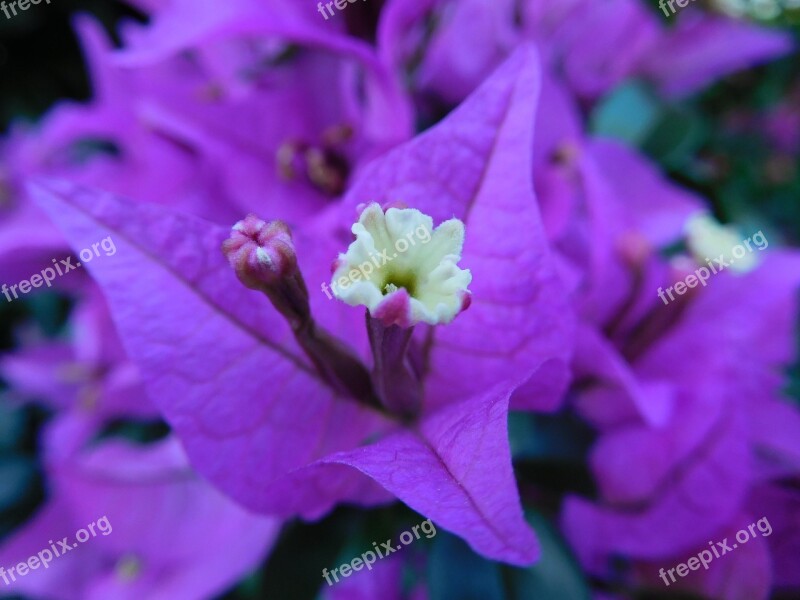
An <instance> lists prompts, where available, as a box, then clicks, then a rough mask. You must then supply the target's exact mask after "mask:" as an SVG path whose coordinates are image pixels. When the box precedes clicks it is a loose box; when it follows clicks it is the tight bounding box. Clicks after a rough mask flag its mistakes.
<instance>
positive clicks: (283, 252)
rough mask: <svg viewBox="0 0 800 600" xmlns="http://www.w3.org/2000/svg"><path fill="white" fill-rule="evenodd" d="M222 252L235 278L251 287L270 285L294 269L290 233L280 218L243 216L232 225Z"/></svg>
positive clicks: (294, 261)
mask: <svg viewBox="0 0 800 600" xmlns="http://www.w3.org/2000/svg"><path fill="white" fill-rule="evenodd" d="M222 251H223V253H224V254H225V256H226V258H227V259H228V261H230V263H231V266H232V267H233V269H234V271H236V276H237V277H238V278H239V280H240V281H241V282H242V283H243V284H244V285H245V286H247V287H248V288H250V289H253V290H263V289H264V287H265V286H274V285H276V284H277V283H279V282H280V281H282V280H285V279H286V278H287V277H289V276H291V275H293V274H294V273H295V272H296V271H297V254H296V253H295V248H294V243H293V242H292V234H291V231H290V230H289V227H288V226H287V225H286V223H284V222H283V221H269V222H267V221H264V220H262V219H259V218H258V217H256V216H255V215H253V214H250V215H247V217H246V218H245V219H243V220H242V221H239V222H238V223H237V224H236V225H234V226H233V229H232V231H231V236H230V237H229V238H228V239H227V240H225V242H224V243H223V244H222Z"/></svg>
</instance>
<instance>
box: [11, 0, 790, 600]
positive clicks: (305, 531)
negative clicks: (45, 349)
mask: <svg viewBox="0 0 800 600" xmlns="http://www.w3.org/2000/svg"><path fill="white" fill-rule="evenodd" d="M369 4H370V7H369V9H368V10H369V11H371V12H372V14H374V15H377V14H378V13H379V11H380V8H381V4H382V2H381V1H380V0H369ZM697 4H701V2H700V0H698V2H697ZM774 4H775V3H772V4H770V2H743V1H734V0H717V1H715V2H712V3H706V7H707V8H709V9H711V10H718V11H725V12H727V13H728V14H734V15H737V16H738V18H741V19H746V20H751V21H754V22H759V23H761V24H763V25H764V26H766V27H780V28H783V29H784V30H789V31H792V32H793V34H794V35H795V37H796V38H797V39H800V8H797V7H793V6H791V3H788V4H787V5H786V6H785V7H784V8H783V9H782V10H774V6H773V5H774ZM647 6H648V8H649V9H650V10H652V11H653V12H654V13H658V14H661V11H660V9H659V7H658V3H657V2H648V3H647ZM770 7H772V8H770ZM684 10H689V9H684ZM78 13H91V14H92V15H94V17H95V18H96V19H97V20H99V21H100V22H101V23H102V24H103V25H104V27H105V28H106V30H107V32H108V33H109V35H111V36H112V37H114V36H116V25H117V24H118V23H119V21H120V19H122V18H129V19H135V20H139V21H141V22H145V21H146V17H145V16H144V14H142V13H140V12H138V11H137V10H135V9H133V8H131V7H130V6H128V5H125V4H122V3H120V2H115V1H111V0H53V2H52V4H51V5H49V6H45V5H39V6H36V7H33V9H32V10H28V11H26V12H24V13H21V14H20V15H18V16H17V17H15V18H13V19H6V18H5V17H4V16H3V15H2V14H0V90H2V94H1V95H0V133H2V134H7V133H8V132H9V130H10V127H11V126H12V124H20V123H23V122H31V123H35V122H36V121H37V119H39V118H40V117H41V116H42V115H43V114H45V113H46V112H47V111H48V110H49V109H50V108H51V107H52V106H54V105H55V104H56V103H58V102H59V101H61V100H63V99H73V100H86V99H88V98H90V94H91V91H90V90H91V88H90V83H89V80H88V77H87V73H86V70H85V66H84V62H83V57H82V54H81V50H80V47H79V44H78V41H77V40H76V37H75V35H74V31H73V28H72V26H71V19H72V18H73V16H74V15H75V14H78ZM371 25H373V26H374V22H372V23H371V22H370V19H367V18H363V14H362V16H361V18H359V19H358V20H356V19H354V18H353V19H352V22H348V27H349V29H350V31H351V33H352V34H353V35H357V36H360V37H364V38H365V39H369V38H370V36H374V30H371V28H370V27H371ZM115 39H116V38H115ZM582 109H583V110H585V114H586V118H587V122H588V123H589V127H590V130H591V132H592V133H595V134H598V135H603V136H608V137H613V138H616V139H619V140H623V141H624V142H626V143H627V144H630V145H632V146H635V147H636V148H638V149H639V150H641V152H643V153H644V154H646V155H647V156H649V157H650V158H651V159H652V160H653V161H655V162H656V163H658V164H659V165H660V166H661V167H662V168H663V170H664V171H665V172H666V173H668V174H669V176H670V177H671V178H672V179H674V180H675V181H677V182H679V183H680V184H682V185H684V186H685V187H687V188H690V189H692V190H696V191H697V192H699V193H700V194H701V195H703V196H704V197H705V198H707V199H708V200H709V201H710V202H711V205H712V207H713V211H714V213H715V215H716V217H717V218H718V219H719V220H720V221H722V222H737V223H740V224H747V228H746V230H747V231H756V230H758V229H763V231H764V232H765V233H766V234H767V237H768V238H769V240H770V241H771V242H775V243H776V244H783V245H795V246H797V245H800V161H798V156H800V60H798V54H797V53H794V54H791V55H789V56H786V57H784V58H781V59H778V60H775V61H772V62H769V63H768V64H765V65H761V66H758V67H755V68H752V69H748V70H746V71H744V72H740V73H737V74H735V75H732V76H728V77H725V78H724V79H722V80H720V81H718V82H717V83H715V84H714V85H713V86H711V87H709V88H707V89H705V90H703V91H702V92H700V93H697V94H693V95H690V96H689V97H687V98H683V99H680V100H667V99H664V98H663V97H660V96H659V95H657V94H656V93H654V92H653V91H652V90H650V89H649V88H648V87H647V86H646V85H643V84H642V83H641V82H640V81H638V80H625V81H623V82H622V83H621V84H619V85H617V86H615V87H614V88H613V89H611V90H610V91H608V92H606V93H604V94H603V95H602V96H601V97H600V98H599V99H598V100H597V101H596V102H593V103H587V104H586V105H584V106H582ZM2 168H3V167H2V165H0V170H1V169H2ZM1 172H2V171H0V173H1ZM3 201H4V199H3V197H2V196H1V195H0V204H2V203H3ZM72 307H73V305H72V302H71V300H70V299H69V297H68V296H67V295H65V294H61V293H59V292H55V291H50V292H44V293H39V294H36V295H32V296H30V297H28V298H26V299H24V300H22V301H18V302H13V303H6V302H4V301H0V352H7V351H10V350H12V349H14V348H15V346H16V345H17V344H19V341H20V339H21V338H22V339H24V337H25V336H26V335H32V336H34V335H35V336H41V335H44V336H46V337H49V338H51V339H59V338H60V337H63V336H64V335H65V328H68V327H69V324H68V319H69V316H70V314H71V311H72ZM33 330H35V332H36V333H35V334H34V332H33ZM798 346H799V347H800V337H798ZM788 381H789V384H788V390H787V392H788V395H789V396H790V397H792V398H793V400H794V401H795V402H798V403H799V405H800V364H795V365H794V366H793V367H792V368H791V369H790V371H789V378H788ZM12 395H13V390H10V389H9V388H8V386H7V383H6V382H3V381H2V380H0V539H2V538H3V537H4V536H7V535H8V534H9V533H10V532H11V531H13V530H14V529H15V528H16V527H17V526H19V525H20V524H21V523H24V522H25V521H26V520H27V519H28V518H29V517H30V516H31V515H32V514H33V513H34V512H35V511H36V509H37V507H39V506H40V505H41V503H42V502H43V501H44V500H45V496H46V493H45V486H44V483H43V471H42V465H41V457H40V455H39V450H38V448H39V438H40V433H41V431H42V427H43V425H44V424H45V423H47V422H48V420H49V419H50V417H51V412H50V410H49V409H48V408H45V407H44V405H37V404H33V403H25V404H19V403H18V402H15V401H14V400H13V398H11V397H10V396H12ZM167 432H168V428H167V427H166V425H165V424H163V423H162V422H160V421H159V420H157V419H147V418H146V419H140V420H137V419H120V420H116V421H113V422H111V423H110V424H108V425H106V426H105V427H104V429H103V431H102V432H100V433H99V434H98V435H99V437H100V438H106V437H121V438H125V439H129V440H134V441H137V442H150V441H154V440H160V439H163V438H164V437H165V436H166V434H167ZM531 439H536V440H537V443H536V444H535V445H532V443H531ZM511 440H512V449H513V450H514V453H515V456H516V457H517V460H516V461H515V468H516V471H517V477H518V482H519V485H520V488H521V490H522V493H523V496H524V495H525V490H526V486H527V485H534V484H535V487H536V505H537V510H536V511H530V512H529V513H528V518H529V520H530V522H531V523H532V524H533V525H534V527H535V529H536V531H537V534H538V536H539V537H540V539H541V540H542V545H543V547H544V548H545V549H546V552H545V553H544V556H545V559H544V561H543V562H541V563H539V564H537V565H536V566H534V567H532V568H530V569H515V568H511V567H507V566H503V565H499V564H497V563H493V562H490V561H487V560H485V559H483V558H481V557H480V556H478V555H476V554H475V553H473V552H472V551H471V550H470V549H469V548H468V547H467V546H466V544H464V542H462V541H460V540H459V539H457V538H455V537H453V536H451V535H449V534H447V533H446V532H444V531H441V532H439V534H438V535H437V536H436V537H434V538H432V539H430V540H426V539H422V540H420V541H418V542H416V543H415V544H414V545H413V546H412V547H410V548H409V549H408V556H407V563H408V571H407V573H415V574H416V576H417V577H418V578H419V579H418V580H425V581H427V583H428V593H429V597H430V598H432V599H437V600H443V599H447V600H450V599H452V600H456V599H459V600H463V599H465V598H480V599H482V600H491V599H494V598H507V597H514V598H519V599H528V598H530V599H534V598H535V599H537V600H541V599H547V598H554V599H555V598H588V597H589V596H590V591H589V590H590V588H592V587H593V582H592V581H591V579H590V578H588V577H587V576H586V575H585V574H584V573H583V572H582V570H581V569H580V568H579V567H578V566H577V563H576V562H575V559H574V558H573V557H572V555H571V553H570V551H569V550H568V549H567V547H566V545H565V543H564V542H563V540H562V538H561V536H560V534H559V533H558V532H557V530H556V529H555V527H554V526H553V524H552V517H553V515H554V514H555V511H556V510H557V507H558V499H559V498H561V497H563V496H564V495H565V494H568V493H573V492H577V493H585V492H587V491H588V490H591V489H592V487H593V485H594V484H593V482H592V478H591V475H590V473H589V470H588V467H587V453H588V450H589V448H590V446H591V443H592V441H593V435H592V432H591V431H590V429H589V428H588V426H586V425H584V424H582V423H581V422H579V421H578V420H577V419H575V418H574V417H572V416H570V415H557V416H533V415H512V420H511ZM548 513H549V514H548ZM421 520H422V518H421V517H420V516H419V515H417V514H415V513H414V512H413V511H410V510H409V509H407V508H405V507H403V506H402V505H400V504H396V505H394V506H392V507H388V508H382V509H376V510H370V511H361V510H355V509H351V508H339V509H337V510H335V511H334V512H333V513H331V514H330V515H329V516H327V517H325V518H324V519H323V520H321V521H320V522H318V523H313V524H307V523H300V522H293V523H290V524H288V525H287V527H286V528H285V529H284V531H283V532H282V533H281V534H280V537H279V538H278V540H277V542H276V545H275V547H274V550H273V551H272V553H271V554H270V556H269V558H268V559H266V560H265V561H264V562H263V564H262V565H261V566H260V567H258V568H257V569H255V570H254V571H252V573H251V574H249V575H248V576H246V577H244V578H243V579H242V580H241V581H240V582H239V583H238V584H237V585H236V586H235V587H234V588H232V589H230V590H229V591H227V592H226V593H225V594H224V595H221V596H220V597H223V598H228V599H247V598H292V599H303V598H315V597H318V594H319V592H320V572H319V565H320V564H323V565H328V566H329V567H333V566H335V565H337V564H340V562H341V561H342V557H351V556H357V555H358V554H360V553H361V552H362V551H364V550H365V549H368V548H370V547H371V545H372V542H373V541H374V540H376V539H386V538H389V537H392V536H393V535H394V534H395V532H397V531H399V530H401V528H402V527H404V526H405V527H408V528H410V527H411V526H412V525H414V524H416V523H419V522H420V521H421ZM665 566H666V565H665ZM407 576H409V577H412V576H411V575H407ZM412 579H413V577H412ZM406 587H407V588H409V589H412V588H413V587H414V582H413V581H410V582H407V586H406ZM607 591H608V592H609V593H610V592H612V591H614V590H613V589H610V590H607ZM657 593H658V592H655V591H652V590H649V591H647V592H643V593H642V595H640V596H637V597H641V598H645V597H647V598H653V597H657V596H656V594H657ZM596 597H597V596H596ZM669 597H673V598H674V597H679V596H676V595H674V594H673V595H670V596H669ZM685 597H691V596H685ZM776 597H779V596H776ZM784 597H785V598H786V599H787V600H788V598H790V597H794V598H797V596H791V595H786V596H784Z"/></svg>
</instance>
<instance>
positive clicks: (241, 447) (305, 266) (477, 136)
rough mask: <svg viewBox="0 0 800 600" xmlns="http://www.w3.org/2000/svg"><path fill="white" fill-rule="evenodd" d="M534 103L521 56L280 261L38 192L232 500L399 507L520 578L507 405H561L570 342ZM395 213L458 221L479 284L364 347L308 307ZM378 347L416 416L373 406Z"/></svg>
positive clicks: (194, 456)
mask: <svg viewBox="0 0 800 600" xmlns="http://www.w3.org/2000/svg"><path fill="white" fill-rule="evenodd" d="M537 94H538V57H537V56H536V54H535V53H534V52H533V51H532V50H531V49H530V48H524V49H522V50H520V51H519V52H518V53H516V54H515V55H514V56H513V57H512V58H511V59H509V61H508V62H507V63H506V64H505V65H504V66H503V67H502V68H501V69H499V70H498V72H497V73H496V74H495V75H494V76H493V77H492V78H490V79H489V80H488V81H487V82H486V84H485V85H484V86H483V87H482V88H481V89H479V90H478V91H477V92H476V93H475V95H474V96H473V97H472V98H470V99H469V100H468V101H467V102H465V103H464V105H463V106H461V107H460V108H459V109H458V110H457V111H456V112H454V113H453V114H452V115H451V116H450V117H449V118H448V119H447V120H445V121H444V122H442V123H441V124H440V125H438V126H437V127H435V128H434V129H432V130H431V131H429V132H427V133H426V134H423V135H422V136H420V137H419V138H417V139H415V140H413V141H412V142H410V143H408V144H405V145H403V146H400V147H398V148H397V149H395V150H393V151H392V152H390V153H389V154H387V155H385V156H383V157H381V158H380V159H379V160H376V161H375V162H373V163H371V164H370V165H369V166H368V167H366V168H365V169H364V170H363V172H362V174H361V177H360V178H359V179H358V181H356V183H355V184H354V186H353V187H352V188H351V189H350V191H349V193H348V195H347V198H346V199H345V201H344V202H343V203H342V205H341V206H332V207H331V208H330V209H329V210H327V211H325V212H324V213H322V214H321V215H320V216H319V218H318V219H316V220H314V221H313V222H312V221H309V222H307V223H305V224H304V226H298V227H292V228H291V244H289V243H288V239H287V237H286V235H285V233H284V231H285V229H286V226H285V225H281V224H267V223H266V222H263V223H259V222H258V221H257V220H256V221H253V219H246V220H245V221H244V222H243V223H242V224H240V225H237V226H236V228H235V229H234V231H233V232H232V233H231V232H230V231H229V230H225V229H221V228H218V227H215V226H213V225H212V224H209V223H208V222H205V221H202V220H199V219H197V218H194V217H189V216H185V215H180V214H175V213H171V212H169V211H167V210H165V209H164V208H162V207H158V206H151V205H144V204H134V203H130V202H126V201H123V200H121V199H118V198H116V197H114V196H112V195H109V194H103V193H98V192H94V191H90V190H85V189H82V188H78V187H75V186H72V185H69V184H66V183H58V182H49V183H42V184H40V185H39V186H37V188H36V193H37V196H38V197H39V199H40V201H41V202H42V204H43V205H44V206H46V207H47V209H48V211H49V212H50V214H51V215H52V217H53V218H54V219H56V221H57V222H58V223H59V224H60V225H61V226H62V227H63V229H64V231H65V233H66V235H67V236H68V237H69V238H70V240H71V241H72V243H75V244H80V243H82V240H83V239H84V238H86V237H87V236H96V235H97V234H98V232H100V231H107V232H113V235H114V239H115V242H116V244H117V247H118V252H117V255H116V257H115V260H114V261H106V262H105V263H104V264H100V263H99V262H98V263H96V268H94V270H93V274H94V276H95V277H96V278H97V280H98V281H99V283H100V284H101V286H102V287H103V289H104V291H105V293H106V295H107V296H108V298H109V303H110V305H111V307H112V312H113V313H114V315H115V318H116V320H117V323H118V325H119V328H120V331H121V333H122V337H123V340H124V342H125V344H126V346H127V348H128V350H129V352H130V355H131V356H132V357H133V359H134V360H135V361H137V363H138V364H139V366H140V368H141V370H142V374H143V377H144V379H145V382H146V386H147V389H148V392H149V394H150V396H151V398H152V399H153V400H154V402H155V403H156V404H157V405H158V406H159V408H160V409H161V410H162V411H163V413H164V415H165V417H166V419H167V420H168V421H169V423H170V424H171V425H172V426H173V427H174V429H175V431H176V432H177V435H178V436H179V437H180V438H181V441H182V443H183V444H184V445H185V447H186V449H187V453H188V455H189V457H190V460H191V461H192V464H193V465H194V466H195V467H196V468H197V469H198V471H200V473H201V474H203V475H204V476H205V477H207V478H209V479H210V480H211V481H212V482H213V483H214V484H216V485H217V486H219V487H220V488H221V489H222V490H223V491H225V492H226V493H228V494H229V495H230V496H232V497H233V498H234V499H236V500H237V501H239V502H240V503H242V504H243V505H245V506H247V507H249V508H251V509H254V510H257V511H262V512H273V513H277V514H280V515H292V514H301V515H303V516H305V517H317V516H319V515H321V514H323V513H324V512H325V511H327V510H329V509H330V508H331V507H332V506H333V505H334V504H335V503H337V502H341V501H351V502H357V503H359V504H362V505H369V504H373V503H375V502H383V501H386V500H387V499H389V498H390V497H391V496H390V494H391V495H394V496H396V497H397V498H400V499H401V500H403V501H404V502H405V503H406V504H408V505H409V506H410V507H411V508H413V509H415V510H417V511H419V512H420V513H422V514H424V515H426V516H427V517H429V518H431V519H433V520H434V521H435V522H436V524H437V526H441V527H443V528H445V529H448V530H450V531H452V532H454V533H456V534H458V535H460V536H462V537H463V538H464V539H466V540H467V541H468V542H469V543H470V545H471V546H472V547H473V548H474V549H475V550H476V551H478V552H480V553H482V554H484V555H486V556H489V557H492V558H495V559H498V560H503V561H507V562H510V563H514V564H527V563H530V562H531V561H533V560H534V559H535V558H536V556H537V545H536V540H535V537H534V535H533V534H532V532H531V530H530V529H529V527H528V526H527V525H526V524H525V522H524V519H523V517H522V512H521V509H520V503H519V497H518V494H517V491H516V489H515V483H514V478H513V471H512V469H511V462H510V453H509V447H508V440H507V423H506V417H507V411H508V402H509V397H510V396H511V394H512V393H514V392H515V390H516V393H515V394H514V404H515V405H516V406H518V407H524V408H528V409H545V410H552V409H553V408H555V407H557V406H558V405H559V402H560V399H561V397H562V393H563V385H564V384H565V383H566V373H567V362H568V361H569V355H570V352H571V348H570V345H571V339H572V334H571V332H572V327H573V324H572V318H571V313H570V310H569V308H568V306H567V303H566V296H565V294H564V291H563V290H562V289H561V286H560V283H559V281H558V280H557V278H556V276H555V273H554V267H553V264H552V262H551V257H550V253H549V250H548V247H547V243H546V240H545V237H544V233H543V230H542V227H541V222H540V217H539V213H538V211H537V208H536V202H535V199H534V196H533V193H532V184H531V177H530V161H531V148H532V133H533V132H532V126H533V122H534V119H533V116H534V109H535V101H536V97H537ZM398 201H402V202H403V203H405V204H406V205H407V206H408V207H409V208H412V209H416V210H418V211H420V212H421V213H422V214H425V215H428V217H430V218H431V219H432V222H433V224H434V225H438V224H440V223H443V222H445V221H448V220H449V219H452V218H456V219H458V220H459V221H461V222H463V223H464V227H465V234H466V235H465V242H464V246H463V253H462V255H461V264H460V266H463V268H466V269H469V271H470V272H471V274H472V282H471V283H470V284H469V291H470V292H471V295H472V296H471V298H472V302H471V306H470V307H469V310H466V311H464V312H463V314H460V315H458V317H457V318H455V320H453V322H452V323H450V324H449V325H438V326H436V327H430V326H428V325H417V326H416V327H415V328H414V330H413V335H412V334H411V332H410V331H409V330H405V329H403V328H402V327H400V326H399V325H394V327H395V329H392V326H389V325H387V324H386V323H384V322H379V323H372V326H370V327H369V332H367V331H366V328H365V326H364V309H363V308H361V307H358V308H356V307H351V306H348V305H346V304H345V303H343V302H338V301H335V300H333V299H330V298H328V297H326V295H325V294H324V292H323V291H322V290H320V291H318V292H317V291H316V290H317V289H318V288H317V286H318V285H319V286H321V285H322V284H323V283H326V282H329V281H330V263H331V261H332V260H333V259H335V258H336V256H337V254H339V253H342V252H344V251H345V250H346V248H347V247H348V245H349V243H350V241H352V238H350V236H349V234H348V231H347V230H348V229H349V228H350V227H351V226H352V225H353V223H354V221H355V220H356V219H357V215H358V212H357V210H356V208H357V207H358V206H359V205H363V204H369V203H371V202H379V203H381V204H386V203H393V202H398ZM242 236H244V239H241V237H242ZM226 239H229V242H226V252H227V253H228V258H230V260H231V264H233V265H234V267H235V270H236V274H237V275H239V277H240V279H241V280H242V282H244V283H248V282H249V283H250V284H251V285H252V286H253V287H257V288H258V289H260V291H262V292H264V293H265V294H266V295H267V296H268V298H269V301H271V302H272V304H273V306H274V307H276V308H278V310H274V308H273V307H270V306H269V301H268V300H267V299H265V298H262V297H261V296H260V295H259V294H256V293H255V292H253V291H250V290H248V289H247V288H246V287H245V286H243V285H241V283H240V282H239V281H237V278H236V277H235V276H234V272H233V270H232V269H231V265H230V264H229V263H228V260H226V258H225V257H224V256H222V254H221V253H220V247H221V245H222V243H223V241H224V240H226ZM237 239H238V240H239V241H237ZM260 244H264V245H260ZM271 244H278V246H276V247H275V248H273V247H272V246H271ZM398 250H399V248H398ZM93 265H95V263H92V265H90V266H93ZM247 273H249V274H250V275H253V276H255V275H258V276H259V277H261V279H260V280H257V281H256V280H249V279H248V277H242V275H243V274H244V275H246V274H247ZM306 282H307V284H306ZM398 283H399V282H398ZM259 286H260V287H259ZM397 287H398V289H397V290H395V291H394V292H392V293H393V294H396V295H397V297H402V295H403V291H404V290H405V288H403V287H402V286H400V285H398V286H397ZM309 290H310V292H309ZM405 291H408V290H405ZM462 308H464V307H462ZM373 317H375V315H373ZM377 317H378V318H375V319H373V321H375V320H377V321H380V318H379V317H380V315H378V316H377ZM370 342H371V343H372V350H373V352H375V351H376V348H377V350H379V351H380V352H378V353H377V354H375V356H376V359H377V358H378V357H379V358H380V359H381V360H380V361H379V362H378V363H374V364H373V368H374V373H376V374H377V375H376V377H384V378H383V379H382V381H384V382H386V381H390V380H391V379H392V378H393V377H405V376H409V377H417V378H418V380H419V388H418V390H419V392H420V395H419V396H418V398H417V399H418V400H419V403H418V404H417V405H412V404H411V403H406V404H404V406H403V408H404V409H405V410H396V407H393V406H388V405H387V404H386V403H384V404H381V403H380V402H375V400H376V398H377V399H378V400H380V399H381V398H380V396H381V394H380V393H377V394H376V393H375V392H374V389H373V390H372V391H370V387H371V385H372V382H371V381H370V380H369V379H363V375H364V373H365V372H367V370H368V369H367V367H366V364H367V360H366V359H367V357H368V356H369V354H370ZM411 346H414V347H416V348H417V355H418V356H419V357H420V358H421V361H420V362H418V363H417V365H416V367H415V366H414V364H412V363H414V362H415V361H414V360H413V359H412V358H411V356H410V354H411V352H409V354H408V355H406V354H404V352H405V350H407V349H409V348H410V347H411ZM381 352H382V353H381ZM362 364H363V367H360V366H359V365H362ZM387 364H389V365H392V366H395V367H396V368H390V369H386V368H385V366H386V365H387ZM343 373H352V374H353V375H354V378H352V379H348V378H347V377H343V376H342V374H343ZM554 381H555V383H554ZM362 383H363V384H366V389H363V388H362V389H361V391H362V392H364V393H363V396H359V394H358V393H357V392H358V389H359V385H360V384H362ZM521 384H525V385H523V386H522V387H520V385H521ZM395 389H401V388H395ZM402 389H404V388H402ZM401 400H403V401H409V400H410V398H408V397H405V398H401Z"/></svg>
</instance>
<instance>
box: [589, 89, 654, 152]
mask: <svg viewBox="0 0 800 600" xmlns="http://www.w3.org/2000/svg"><path fill="white" fill-rule="evenodd" d="M661 112H662V105H661V102H660V101H659V100H658V98H657V97H656V96H655V94H653V92H651V91H650V89H649V88H648V87H647V86H646V85H645V84H643V83H641V82H639V81H636V80H630V81H627V82H624V83H622V84H621V85H619V86H617V87H616V88H614V89H613V90H612V91H611V93H610V94H608V95H607V96H606V97H605V98H603V99H602V100H601V101H600V102H599V104H598V105H597V106H596V107H595V109H594V111H593V112H592V115H591V118H590V125H589V128H590V131H591V132H592V133H593V134H595V135H600V136H606V137H612V138H616V139H618V140H622V141H623V142H626V143H628V144H629V145H631V146H636V147H638V146H640V145H641V144H642V143H643V142H644V140H645V139H646V138H647V136H648V134H649V133H650V131H651V130H652V129H653V127H655V125H656V123H657V122H658V120H659V118H660V115H661Z"/></svg>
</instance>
